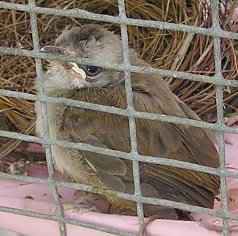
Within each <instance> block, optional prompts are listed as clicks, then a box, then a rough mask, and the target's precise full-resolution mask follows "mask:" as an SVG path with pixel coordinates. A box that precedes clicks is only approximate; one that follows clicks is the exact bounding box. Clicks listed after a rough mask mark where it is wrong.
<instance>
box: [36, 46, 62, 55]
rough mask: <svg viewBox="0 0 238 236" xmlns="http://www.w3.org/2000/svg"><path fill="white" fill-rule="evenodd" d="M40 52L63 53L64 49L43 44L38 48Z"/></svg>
mask: <svg viewBox="0 0 238 236" xmlns="http://www.w3.org/2000/svg"><path fill="white" fill-rule="evenodd" d="M40 52H45V53H53V54H64V49H63V48H60V47H56V46H44V47H42V48H41V49H40Z"/></svg>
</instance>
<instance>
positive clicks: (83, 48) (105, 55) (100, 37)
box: [41, 24, 122, 89]
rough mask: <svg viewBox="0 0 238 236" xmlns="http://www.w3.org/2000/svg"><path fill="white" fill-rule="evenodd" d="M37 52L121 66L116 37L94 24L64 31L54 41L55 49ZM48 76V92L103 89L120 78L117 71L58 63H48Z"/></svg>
mask: <svg viewBox="0 0 238 236" xmlns="http://www.w3.org/2000/svg"><path fill="white" fill-rule="evenodd" d="M41 51H42V52H50V53H56V54H62V55H67V56H73V57H76V58H79V59H88V60H92V61H93V62H106V63H113V64H114V63H117V64H119V63H121V62H122V49H121V41H120V37H119V36H118V35H116V34H114V33H113V32H111V31H109V30H107V29H105V28H104V27H102V26H100V25H96V24H90V25H84V26H82V27H74V28H72V29H71V30H65V31H63V32H62V34H61V35H60V36H59V37H58V38H57V39H56V41H55V45H53V46H45V47H43V48H42V49H41ZM48 75H49V76H47V81H48V87H50V88H52V89H78V88H85V87H107V86H109V85H112V84H115V83H117V82H118V81H120V80H121V77H122V76H120V73H119V72H117V71H113V70H106V69H103V68H101V67H97V66H93V65H82V64H78V63H74V62H63V61H59V60H57V61H56V60H53V61H50V64H49V69H48Z"/></svg>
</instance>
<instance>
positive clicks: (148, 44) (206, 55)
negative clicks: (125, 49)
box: [0, 0, 238, 155]
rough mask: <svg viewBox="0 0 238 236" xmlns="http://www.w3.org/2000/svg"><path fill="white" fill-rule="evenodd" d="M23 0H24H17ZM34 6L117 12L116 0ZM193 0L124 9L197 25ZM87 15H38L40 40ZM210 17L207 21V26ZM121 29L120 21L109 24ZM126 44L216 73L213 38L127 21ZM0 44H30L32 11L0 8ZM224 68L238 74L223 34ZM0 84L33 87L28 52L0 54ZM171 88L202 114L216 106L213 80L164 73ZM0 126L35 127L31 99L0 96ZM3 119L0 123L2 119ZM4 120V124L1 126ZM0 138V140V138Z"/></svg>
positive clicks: (130, 0) (135, 2) (170, 65)
mask: <svg viewBox="0 0 238 236" xmlns="http://www.w3.org/2000/svg"><path fill="white" fill-rule="evenodd" d="M16 2H17V3H20V4H27V1H26V0H18V1H16ZM36 2H37V5H38V6H42V7H52V8H61V9H71V8H80V9H85V10H88V11H91V12H95V13H103V14H109V15H117V14H118V10H117V1H116V0H90V1H88V0H38V1H36ZM198 4H199V1H197V0H169V1H168V0H160V1H158V0H127V2H126V6H127V15H128V16H129V17H132V18H139V19H147V20H160V21H167V22H173V23H183V24H188V25H197V26H198V25H201V23H202V16H201V15H202V14H201V11H200V10H199V6H198ZM85 22H89V21H85V20H80V19H72V18H66V17H58V16H48V15H38V29H39V35H40V43H41V45H44V44H46V43H47V44H49V43H51V42H53V41H54V39H55V38H56V36H57V35H58V34H59V33H60V32H61V31H62V30H63V29H64V28H65V27H67V26H75V25H81V24H83V23H85ZM209 24H210V23H209V22H208V23H207V26H209ZM107 26H108V27H110V28H111V29H112V30H114V31H116V32H119V28H118V25H108V24H107ZM128 32H129V42H130V45H131V46H132V47H133V48H135V49H136V50H137V52H138V53H139V55H140V56H141V57H142V58H144V59H145V60H146V61H147V62H149V63H151V64H152V65H153V66H154V67H157V68H162V69H174V70H179V71H186V72H193V73H198V74H204V75H213V74H214V60H213V43H212V39H211V38H210V37H206V36H202V35H191V34H187V33H183V32H173V31H167V30H163V31H162V30H157V29H152V28H142V27H128ZM0 46H6V47H20V48H24V49H32V39H31V29H30V16H29V14H27V13H24V12H19V11H10V10H4V9H1V10H0ZM222 52H223V61H222V63H223V64H224V66H223V70H224V71H223V74H224V77H225V79H229V80H231V79H237V63H236V58H237V51H236V43H235V42H233V41H232V40H222ZM0 60H1V61H0V87H1V88H3V89H10V90H15V91H22V92H28V93H35V90H34V78H35V76H36V73H35V65H34V60H33V59H32V58H26V57H18V56H17V57H13V56H6V55H4V56H3V55H2V56H1V57H0ZM167 80H168V81H169V83H170V86H171V89H172V90H173V91H174V92H175V93H176V94H177V95H178V96H179V97H180V98H181V99H182V100H183V101H185V102H186V103H187V104H188V105H189V106H190V107H191V108H192V109H193V110H194V111H196V112H197V113H198V114H199V115H200V116H201V117H202V118H203V119H208V117H209V115H210V114H213V113H214V112H215V111H216V105H215V104H216V102H215V93H216V92H215V89H214V86H213V85H209V84H205V83H200V82H192V81H186V80H178V79H176V80H175V79H172V78H167ZM237 94H238V91H237V89H234V88H226V89H225V92H224V100H225V104H226V107H227V108H228V111H234V110H235V105H234V104H235V102H236V100H235V97H236V96H237ZM1 120H3V121H4V122H5V123H4V122H0V128H1V129H10V130H14V131H18V132H22V133H33V132H34V122H35V114H34V109H33V103H32V102H30V101H26V100H19V99H15V98H9V97H0V121H1ZM1 124H2V125H1ZM1 126H2V127H1ZM0 141H1V140H0ZM9 144H10V143H7V145H6V143H5V144H2V145H1V148H0V153H2V155H3V154H4V155H5V154H7V153H8V152H9V150H12V149H13V148H14V147H15V146H16V143H15V144H13V143H11V145H9Z"/></svg>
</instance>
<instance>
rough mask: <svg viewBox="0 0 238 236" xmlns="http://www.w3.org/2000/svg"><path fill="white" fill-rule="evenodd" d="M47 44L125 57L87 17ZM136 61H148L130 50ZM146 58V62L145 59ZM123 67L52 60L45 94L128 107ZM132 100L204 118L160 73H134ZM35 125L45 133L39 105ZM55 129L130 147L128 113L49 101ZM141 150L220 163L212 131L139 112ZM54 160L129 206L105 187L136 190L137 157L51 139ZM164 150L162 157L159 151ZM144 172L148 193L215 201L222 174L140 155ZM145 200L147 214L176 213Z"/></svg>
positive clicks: (112, 58)
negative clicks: (161, 162)
mask: <svg viewBox="0 0 238 236" xmlns="http://www.w3.org/2000/svg"><path fill="white" fill-rule="evenodd" d="M44 50H46V51H51V52H52V51H54V52H56V53H64V54H66V55H69V54H70V55H74V56H78V57H83V58H89V59H93V60H102V59H103V60H105V61H107V62H112V63H121V62H122V52H121V41H120V39H119V37H118V36H117V35H115V34H113V33H112V32H109V31H107V30H106V29H104V28H103V27H102V26H99V25H85V26H83V27H81V28H73V29H72V30H69V31H65V32H63V33H62V35H61V36H60V37H59V38H58V39H57V40H56V45H55V46H52V47H45V49H44ZM130 60H131V62H132V64H136V65H146V63H145V62H144V61H142V60H140V59H138V57H137V55H136V53H135V52H134V51H133V50H132V49H131V50H130ZM147 66H148V65H147ZM123 78H124V77H123V73H122V72H117V71H112V70H104V69H101V68H98V67H90V66H83V65H76V64H73V63H63V62H56V61H54V62H51V65H50V67H49V69H48V71H47V73H46V75H45V80H44V85H45V89H46V91H47V94H48V95H51V96H63V97H66V98H71V99H76V100H80V101H86V102H90V103H97V104H102V105H107V106H115V107H120V108H126V92H125V88H124V81H123ZM131 79H132V89H133V100H134V106H135V109H136V110H137V111H142V112H152V113H160V114H167V115H173V116H178V117H187V118H192V119H197V120H198V119H199V118H198V116H197V115H196V114H195V113H194V112H193V111H192V110H191V109H190V108H189V107H188V106H187V105H186V104H184V103H183V102H182V101H180V100H179V98H177V97H176V96H175V95H174V94H173V93H172V92H171V91H170V89H169V88H168V85H167V83H166V82H165V81H164V80H163V79H161V78H160V77H159V76H157V75H145V74H138V73H132V76H131ZM36 112H37V132H38V133H39V135H42V124H41V115H40V114H41V111H40V107H39V105H38V104H37V105H36ZM48 112H49V119H50V121H49V122H50V135H51V136H52V137H57V138H58V139H66V140H68V141H72V142H85V143H88V144H92V145H95V146H99V147H104V148H109V149H113V150H120V151H123V152H130V150H131V147H130V138H129V124H128V118H127V117H123V116H119V115H114V114H109V113H102V112H97V111H91V110H84V109H79V108H73V107H67V106H64V105H55V104H54V105H52V104H49V105H48ZM136 126H137V130H136V131H137V142H138V152H139V153H140V154H143V155H152V156H155V157H156V156H157V157H158V156H160V157H164V158H170V159H175V160H180V161H186V162H192V163H196V164H200V165H205V166H209V167H218V166H219V161H218V154H217V151H216V148H215V146H214V144H213V141H212V135H211V134H210V133H209V132H208V131H205V130H203V129H201V128H195V127H191V126H187V125H175V124H171V123H165V122H160V121H151V120H143V119H136ZM53 156H54V159H55V163H56V167H57V168H58V170H60V171H61V172H63V173H65V174H67V175H69V176H71V177H72V178H73V179H74V180H75V181H77V182H80V183H85V184H91V185H94V186H95V187H96V188H97V190H98V192H99V193H102V194H103V195H105V196H106V197H107V198H108V200H109V201H111V203H112V205H115V206H116V207H120V208H122V209H123V208H131V204H130V203H128V205H127V202H125V201H122V200H121V199H118V198H117V197H115V196H113V197H112V196H110V194H107V192H106V191H105V188H106V189H112V190H116V191H122V192H128V193H133V191H134V185H133V175H132V162H131V161H129V160H123V159H119V158H115V157H105V156H103V155H100V154H95V153H92V152H83V151H78V150H69V149H65V148H63V147H59V146H54V147H53ZM158 158H159V157H158ZM140 180H141V186H142V192H143V195H144V196H148V197H160V198H164V199H169V200H174V201H178V202H184V203H189V204H192V205H198V206H203V207H208V208H212V207H213V201H214V198H215V196H216V195H217V194H218V191H219V178H218V177H216V176H212V175H209V174H205V173H202V172H195V171H189V170H185V169H181V168H174V167H169V166H163V165H155V164H149V163H140ZM163 210H164V208H156V207H152V208H151V207H149V206H146V207H145V214H146V215H152V214H155V213H157V214H161V218H177V215H176V212H175V211H174V210H171V209H165V212H166V213H164V211H163Z"/></svg>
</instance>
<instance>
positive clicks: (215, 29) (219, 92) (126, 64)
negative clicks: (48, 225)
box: [0, 0, 238, 236]
mask: <svg viewBox="0 0 238 236" xmlns="http://www.w3.org/2000/svg"><path fill="white" fill-rule="evenodd" d="M218 2H219V1H218V0H212V19H213V25H212V27H211V28H209V29H206V28H200V27H194V26H187V25H183V24H173V23H168V22H160V21H150V20H140V19H132V18H128V17H127V16H126V9H125V2H124V0H118V8H119V16H108V15H101V14H95V13H91V12H87V11H84V10H80V9H73V10H65V9H64V10H60V9H51V8H43V7H38V6H36V5H35V0H29V2H28V4H26V5H24V4H15V3H7V2H4V1H0V8H3V9H10V10H18V11H24V12H28V13H29V14H30V21H31V29H32V38H33V46H34V48H33V50H32V51H30V50H24V49H17V48H5V47H0V54H2V55H18V56H27V57H33V58H35V64H36V72H37V77H38V78H39V79H40V80H41V78H42V73H43V71H42V63H41V59H46V58H47V59H57V60H64V61H75V62H78V63H83V64H86V65H87V64H91V65H92V64H93V65H96V66H101V67H104V68H108V69H117V70H119V71H124V74H125V78H126V80H125V81H126V83H125V85H126V93H127V103H128V106H127V109H125V110H123V109H119V108H115V107H108V106H103V105H96V104H91V103H87V102H80V101H74V100H71V99H66V98H53V97H48V96H46V95H45V93H44V90H43V86H41V89H40V91H39V94H38V95H32V94H27V93H22V92H14V91H9V90H4V89H0V96H9V97H15V98H22V99H28V100H32V101H40V102H41V106H42V109H43V111H44V112H42V114H43V120H44V131H45V132H44V137H43V138H42V139H41V138H38V137H35V136H31V135H25V134H20V133H16V132H9V131H2V130H0V136H1V137H7V138H14V139H19V140H23V141H27V142H36V143H41V144H43V145H44V146H45V150H46V158H47V164H48V170H49V177H48V179H47V180H45V179H40V178H33V177H28V176H18V175H10V174H5V173H0V178H5V179H15V180H23V181H26V182H31V183H32V182H35V183H45V184H48V185H49V187H50V189H51V191H52V193H53V196H54V200H55V203H56V205H57V212H56V214H55V215H49V214H41V213H36V212H31V211H29V210H19V209H14V208H8V207H0V211H3V212H11V213H15V214H21V215H25V216H31V217H37V218H41V219H50V220H54V221H57V222H59V230H60V235H61V236H65V235H67V230H66V224H75V225H81V226H84V227H88V228H92V229H97V230H101V231H104V232H108V233H114V234H117V235H131V234H130V233H121V232H118V231H117V230H115V229H113V228H107V227H102V226H99V225H93V224H88V223H84V222H81V221H79V220H77V221H76V220H73V219H66V218H65V217H64V211H63V208H62V206H61V203H60V200H59V195H58V191H57V189H58V188H59V187H62V186H64V187H70V188H74V189H78V190H83V191H89V192H94V189H93V188H92V187H91V186H87V185H83V184H77V183H67V182H63V181H58V180H54V178H53V174H54V168H53V158H52V153H51V146H52V145H54V144H57V145H61V146H63V147H67V148H75V149H80V150H82V151H91V152H95V153H99V154H104V155H106V156H113V157H115V158H123V159H130V160H132V161H133V176H134V186H135V192H134V194H127V193H121V192H115V194H117V196H118V197H121V198H124V199H127V200H131V201H135V202H136V203H137V214H138V216H139V219H140V222H141V223H142V222H143V220H144V214H143V203H147V204H159V205H164V206H168V207H173V208H178V209H182V210H187V211H191V212H197V213H206V214H210V215H213V216H217V217H219V218H222V219H223V223H224V224H223V226H224V227H223V235H229V229H228V219H233V220H238V216H237V215H233V214H231V213H229V210H228V197H227V183H226V177H233V178H238V173H235V172H233V171H232V172H231V171H229V170H227V169H226V168H225V145H224V132H231V133H238V129H237V128H231V127H226V126H225V124H224V117H223V88H224V86H232V87H238V81H233V80H230V81H229V80H224V78H223V76H222V73H221V52H220V38H221V37H224V38H230V39H238V34H236V33H232V32H226V31H224V30H222V29H221V28H220V25H219V15H218V14H219V13H218V12H219V9H218ZM37 14H47V15H58V16H67V17H75V18H81V19H90V20H96V21H102V22H110V23H116V24H119V25H120V27H121V38H122V48H123V64H121V65H114V64H113V65H112V64H105V63H98V62H92V61H87V60H86V59H84V60H80V59H77V58H72V57H69V56H59V55H57V56H56V55H53V54H48V53H41V52H40V51H39V36H38V30H37ZM127 25H134V26H143V27H153V28H158V29H167V30H173V31H184V32H188V33H199V34H204V35H207V36H212V37H213V39H214V59H215V72H216V74H215V76H214V77H209V76H202V75H194V74H190V73H186V72H178V71H168V70H162V69H152V68H145V67H138V66H132V65H130V61H129V55H128V54H129V53H128V51H129V49H128V34H127ZM131 72H140V73H148V74H151V73H153V74H154V73H155V74H158V75H162V76H170V77H174V78H178V79H189V80H193V81H201V82H206V83H211V84H214V85H216V101H217V117H218V119H217V122H216V123H215V124H210V123H207V122H203V121H196V120H192V119H187V118H179V117H174V116H167V115H160V114H151V113H146V112H137V111H135V110H134V107H133V93H132V88H131V79H130V73H131ZM47 103H63V104H65V105H68V106H74V107H79V108H84V109H91V110H96V111H101V112H108V113H112V114H118V115H122V116H126V117H128V119H129V128H130V141H131V147H132V148H131V152H130V153H124V152H121V151H114V150H110V149H105V148H100V147H95V146H92V145H89V144H85V143H71V142H68V141H59V140H53V139H52V138H50V137H49V127H48V115H47V112H46V111H47ZM136 118H142V119H149V120H160V121H163V122H170V123H175V124H186V125H192V126H195V127H201V128H207V129H212V130H215V131H217V132H218V137H219V138H218V140H219V154H220V168H218V169H215V168H211V167H205V166H200V165H197V164H192V163H185V162H182V161H176V160H171V159H166V158H156V157H153V156H143V155H140V154H139V153H138V151H137V140H136V123H135V119H136ZM139 161H143V162H149V163H156V164H160V165H168V166H173V167H180V168H183V169H190V170H196V171H202V172H205V173H209V174H214V175H219V176H220V178H221V198H222V206H223V209H220V210H211V209H206V208H202V207H197V206H190V205H187V204H184V203H178V202H174V201H169V200H164V199H157V198H156V199H155V198H149V197H143V196H142V194H141V189H140V178H139V176H140V173H139V164H138V162H139Z"/></svg>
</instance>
